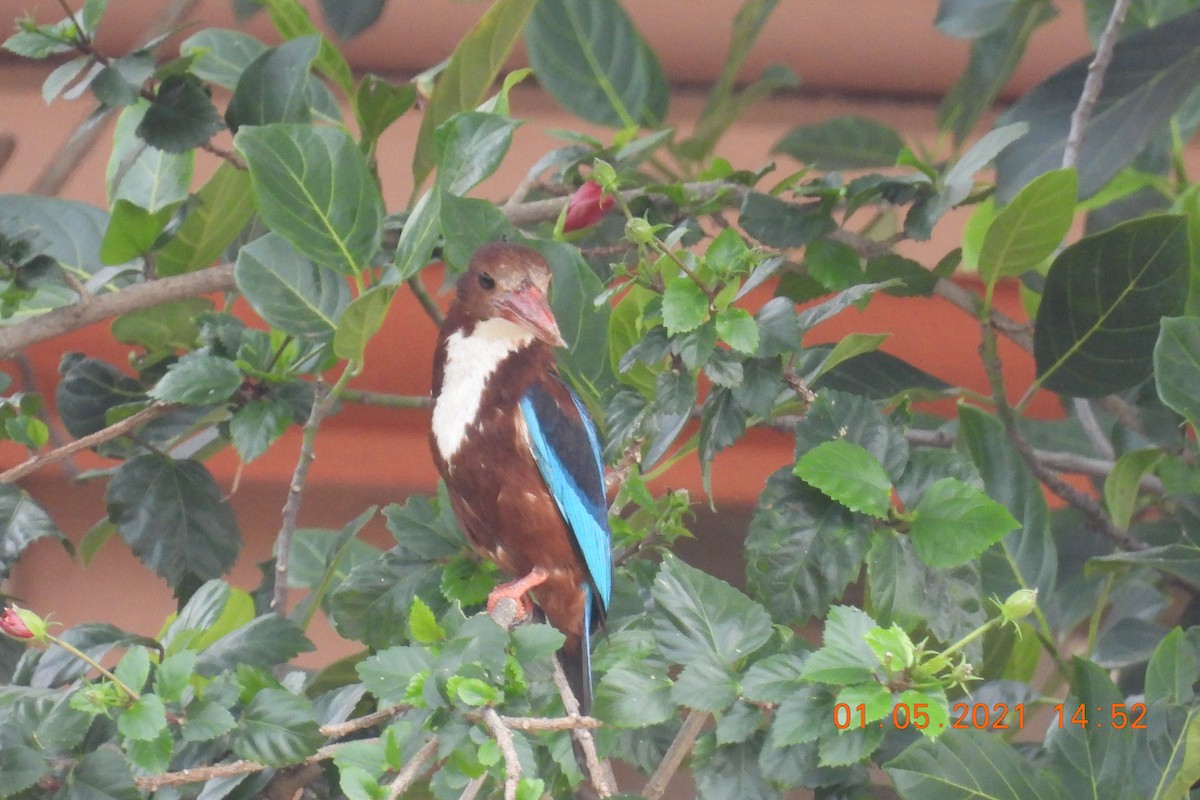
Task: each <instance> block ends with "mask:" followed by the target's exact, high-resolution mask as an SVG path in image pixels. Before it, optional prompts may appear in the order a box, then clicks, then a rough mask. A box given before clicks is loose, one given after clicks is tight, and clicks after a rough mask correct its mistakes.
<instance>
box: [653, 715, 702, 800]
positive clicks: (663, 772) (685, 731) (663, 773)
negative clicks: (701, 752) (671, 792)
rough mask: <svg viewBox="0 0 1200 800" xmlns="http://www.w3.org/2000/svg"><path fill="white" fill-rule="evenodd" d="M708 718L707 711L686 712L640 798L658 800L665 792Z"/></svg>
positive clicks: (694, 744)
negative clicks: (681, 723)
mask: <svg viewBox="0 0 1200 800" xmlns="http://www.w3.org/2000/svg"><path fill="white" fill-rule="evenodd" d="M709 716H710V715H709V713H708V712H707V711H696V710H694V709H693V710H692V711H689V712H688V715H687V717H686V718H685V719H684V720H683V725H681V726H680V728H679V733H677V734H675V740H674V741H672V742H671V746H670V747H669V748H667V754H666V755H665V756H663V760H662V762H661V763H660V764H659V765H658V769H656V770H654V774H653V775H651V776H650V780H649V781H647V782H646V788H645V789H643V790H642V796H643V797H644V798H646V800H659V798H661V797H662V796H663V794H664V793H665V792H666V791H667V784H669V783H670V782H671V778H673V777H674V776H675V773H676V772H678V771H679V768H680V767H681V766H683V760H684V759H685V758H687V756H688V753H690V752H692V748H693V747H695V746H696V739H698V738H699V737H700V731H702V730H704V725H705V723H707V722H708V718H709Z"/></svg>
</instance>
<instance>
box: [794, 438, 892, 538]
mask: <svg viewBox="0 0 1200 800" xmlns="http://www.w3.org/2000/svg"><path fill="white" fill-rule="evenodd" d="M793 472H794V473H795V475H796V477H798V478H800V479H801V480H803V481H805V482H806V483H808V484H809V485H811V486H814V487H815V488H817V489H820V490H821V491H822V492H823V493H824V494H825V495H827V496H828V497H830V498H831V499H833V500H835V501H836V502H838V503H841V504H842V505H844V506H846V507H847V508H849V509H850V510H851V511H857V512H859V513H862V514H867V515H869V516H872V517H875V518H876V519H886V518H887V516H888V513H889V512H890V511H891V507H892V481H891V479H890V478H889V477H888V474H887V472H886V471H885V470H884V469H883V467H882V466H881V465H880V463H879V461H877V460H876V459H875V457H874V456H872V455H871V454H870V453H869V452H868V451H867V449H866V448H864V447H860V446H859V445H856V444H854V443H852V442H846V441H832V442H822V443H821V444H819V445H817V446H816V447H814V448H812V449H811V450H809V451H808V452H806V453H805V454H804V455H802V456H800V459H799V460H798V461H797V462H796V466H795V468H794V469H793Z"/></svg>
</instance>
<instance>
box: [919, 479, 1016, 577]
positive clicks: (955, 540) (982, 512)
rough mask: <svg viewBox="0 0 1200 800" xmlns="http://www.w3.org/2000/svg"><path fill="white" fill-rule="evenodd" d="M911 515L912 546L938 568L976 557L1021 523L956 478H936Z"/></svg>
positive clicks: (989, 499)
mask: <svg viewBox="0 0 1200 800" xmlns="http://www.w3.org/2000/svg"><path fill="white" fill-rule="evenodd" d="M912 514H913V523H912V529H911V530H910V532H909V536H911V537H912V543H913V547H914V548H915V549H916V551H917V555H919V556H920V557H921V560H922V561H924V562H925V563H926V564H928V565H929V566H931V567H935V568H939V569H945V568H949V567H956V566H958V565H960V564H964V563H966V562H967V561H970V560H971V559H973V558H977V557H978V556H979V554H980V553H982V552H983V551H984V550H986V549H987V548H988V547H991V546H992V545H993V544H995V543H996V542H998V541H1000V540H1001V539H1002V538H1004V535H1005V534H1006V533H1008V532H1009V531H1011V530H1013V529H1014V528H1018V527H1020V525H1021V523H1019V522H1017V521H1016V520H1015V519H1013V516H1012V514H1010V513H1008V509H1006V508H1005V507H1004V506H1002V505H1000V504H999V503H997V502H996V501H995V500H993V499H991V498H990V497H988V496H987V495H986V494H984V493H983V492H982V491H980V490H979V489H977V488H975V487H974V486H972V485H970V484H969V483H964V482H962V481H960V480H958V479H957V478H942V479H941V480H938V481H935V482H934V483H933V484H932V485H931V486H929V488H927V489H926V490H925V493H924V494H923V495H922V496H921V500H920V502H919V503H917V507H916V508H915V509H913V511H912Z"/></svg>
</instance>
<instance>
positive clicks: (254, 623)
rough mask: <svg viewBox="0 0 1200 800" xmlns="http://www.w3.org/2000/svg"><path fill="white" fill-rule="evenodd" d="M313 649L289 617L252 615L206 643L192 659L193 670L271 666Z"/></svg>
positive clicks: (209, 672) (208, 671)
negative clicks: (252, 617) (237, 625)
mask: <svg viewBox="0 0 1200 800" xmlns="http://www.w3.org/2000/svg"><path fill="white" fill-rule="evenodd" d="M313 649H314V648H313V644H312V642H310V641H309V640H308V639H307V638H306V637H305V635H304V631H302V630H300V626H299V625H297V624H296V623H294V622H292V621H291V620H290V619H286V618H284V617H279V616H275V615H273V614H271V615H267V616H262V617H255V618H254V619H252V620H250V621H249V622H247V623H246V624H244V625H241V626H240V627H238V628H236V629H234V630H232V631H230V632H228V633H225V634H224V635H222V636H220V638H217V639H215V640H214V641H212V642H211V643H208V644H207V645H206V646H205V647H204V648H203V650H202V651H201V652H200V656H199V658H198V659H197V661H196V674H197V675H203V676H205V677H212V676H213V675H217V674H219V673H221V672H223V671H225V670H232V669H235V668H237V667H238V666H241V665H246V666H253V667H264V668H266V667H274V666H278V665H279V664H286V663H287V662H288V661H290V660H291V659H292V658H294V657H296V656H297V655H299V654H300V653H307V652H310V651H312V650H313Z"/></svg>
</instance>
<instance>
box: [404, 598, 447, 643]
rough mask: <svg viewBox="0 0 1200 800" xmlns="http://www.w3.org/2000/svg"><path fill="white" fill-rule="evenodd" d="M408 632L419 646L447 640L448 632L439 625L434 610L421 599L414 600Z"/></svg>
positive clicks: (409, 614)
mask: <svg viewBox="0 0 1200 800" xmlns="http://www.w3.org/2000/svg"><path fill="white" fill-rule="evenodd" d="M408 630H409V632H410V633H411V634H412V638H413V641H414V642H417V643H418V644H433V643H434V642H440V641H441V640H443V639H445V638H446V631H444V630H443V629H442V626H441V625H438V621H437V617H435V616H434V615H433V611H432V609H430V608H429V606H427V605H425V601H424V600H422V599H421V598H419V597H417V598H414V599H413V604H412V608H411V609H409V611H408Z"/></svg>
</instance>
